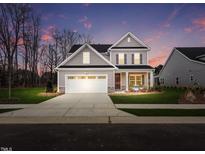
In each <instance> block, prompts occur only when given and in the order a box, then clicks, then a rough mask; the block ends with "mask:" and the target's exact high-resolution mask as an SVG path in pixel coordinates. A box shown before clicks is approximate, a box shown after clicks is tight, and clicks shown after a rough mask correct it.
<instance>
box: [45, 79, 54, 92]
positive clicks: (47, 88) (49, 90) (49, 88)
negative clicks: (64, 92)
mask: <svg viewBox="0 0 205 154" xmlns="http://www.w3.org/2000/svg"><path fill="white" fill-rule="evenodd" d="M46 92H53V84H52V81H50V80H49V81H48V82H47V85H46Z"/></svg>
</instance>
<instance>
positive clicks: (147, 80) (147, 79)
mask: <svg viewBox="0 0 205 154" xmlns="http://www.w3.org/2000/svg"><path fill="white" fill-rule="evenodd" d="M146 87H147V89H148V88H149V72H147V74H146Z"/></svg>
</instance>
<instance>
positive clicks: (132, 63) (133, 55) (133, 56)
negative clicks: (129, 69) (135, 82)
mask: <svg viewBox="0 0 205 154" xmlns="http://www.w3.org/2000/svg"><path fill="white" fill-rule="evenodd" d="M134 56H135V55H134V54H132V64H134V58H135V57H134Z"/></svg>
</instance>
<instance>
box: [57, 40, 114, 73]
mask: <svg viewBox="0 0 205 154" xmlns="http://www.w3.org/2000/svg"><path fill="white" fill-rule="evenodd" d="M85 47H88V48H89V49H91V50H92V51H93V52H94V53H96V54H97V55H98V56H99V57H100V58H101V59H103V60H104V61H105V62H106V63H107V64H108V65H111V66H113V68H115V69H117V67H116V66H115V65H113V64H112V63H111V62H110V61H109V60H107V59H106V58H105V57H103V56H102V55H101V54H100V53H99V52H98V51H97V50H96V49H94V48H93V47H92V46H90V45H89V44H87V43H85V44H84V45H82V46H81V47H80V48H78V49H77V50H76V51H75V52H74V53H72V54H71V55H70V56H69V57H68V58H66V59H65V60H64V61H63V62H62V63H61V64H59V65H58V66H57V67H56V68H55V69H58V68H60V67H62V66H65V64H66V63H67V62H68V61H70V60H71V59H72V58H73V57H74V56H75V55H77V54H78V53H79V52H80V51H81V50H82V49H84V48H85ZM81 66H83V65H81Z"/></svg>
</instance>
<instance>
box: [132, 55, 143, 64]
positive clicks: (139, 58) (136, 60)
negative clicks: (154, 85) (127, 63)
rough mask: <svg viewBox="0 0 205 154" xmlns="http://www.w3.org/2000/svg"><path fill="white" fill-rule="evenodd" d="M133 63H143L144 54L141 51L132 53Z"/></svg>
mask: <svg viewBox="0 0 205 154" xmlns="http://www.w3.org/2000/svg"><path fill="white" fill-rule="evenodd" d="M132 64H142V55H141V54H140V53H134V54H132Z"/></svg>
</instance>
